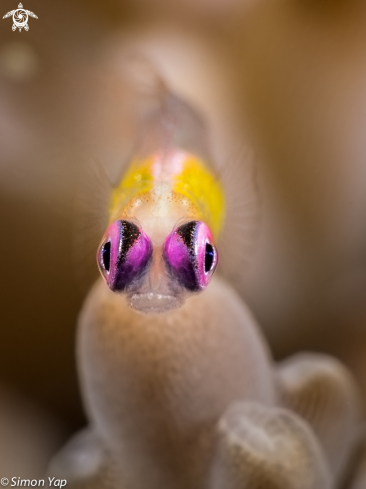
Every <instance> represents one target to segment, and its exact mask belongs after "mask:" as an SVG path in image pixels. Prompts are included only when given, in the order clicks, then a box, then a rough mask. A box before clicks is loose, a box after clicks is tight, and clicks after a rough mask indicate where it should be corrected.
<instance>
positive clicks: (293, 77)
mask: <svg viewBox="0 0 366 489" xmlns="http://www.w3.org/2000/svg"><path fill="white" fill-rule="evenodd" d="M15 8H17V7H16V0H3V1H2V3H1V9H2V10H1V11H2V13H1V16H3V15H5V14H6V12H8V11H10V10H14V9H15ZM24 8H26V9H28V10H31V11H33V12H34V13H35V14H36V15H37V16H38V19H33V18H30V19H29V31H28V32H25V31H24V30H22V32H19V31H18V30H17V31H15V32H13V31H12V29H11V26H12V19H11V17H10V18H7V19H2V20H1V23H0V222H1V240H0V256H1V257H2V258H1V261H0V263H1V265H0V267H1V275H0V297H1V300H0V307H1V319H0V399H1V402H0V440H1V445H0V471H1V474H2V475H7V476H11V475H16V476H23V477H25V476H26V477H28V478H29V477H33V476H34V477H39V476H40V474H41V473H42V471H43V470H44V469H45V466H46V464H47V462H48V460H49V458H50V456H51V455H52V454H53V453H54V452H55V451H56V450H57V449H58V448H59V447H60V445H61V444H62V443H63V442H64V441H65V440H66V439H67V437H68V436H70V434H71V433H73V432H74V431H75V430H77V429H78V428H80V427H82V426H83V425H84V424H85V422H86V421H85V419H84V415H83V410H82V405H81V400H80V394H79V389H78V382H77V376H76V361H75V354H74V345H75V329H76V322H77V316H78V312H79V310H80V307H81V304H82V302H83V299H84V297H85V295H86V293H87V290H88V288H89V287H90V285H91V284H92V282H93V280H94V279H95V277H96V276H97V271H96V265H95V263H94V256H93V253H94V249H93V247H91V250H87V249H86V248H85V251H84V249H83V248H82V249H81V252H80V242H83V240H79V239H78V233H79V231H78V229H79V226H78V224H80V217H78V214H79V208H78V204H77V202H78V201H79V200H80V199H79V197H80V195H83V192H85V188H88V187H87V185H88V183H87V181H86V180H87V173H88V172H87V171H85V168H90V165H89V162H90V161H91V160H93V159H97V160H99V161H102V162H103V164H105V165H106V166H108V164H110V163H111V162H113V161H115V160H116V159H121V160H122V159H123V158H125V157H126V155H127V154H128V150H129V148H130V145H131V144H132V142H133V137H134V134H135V132H134V131H135V129H136V128H135V126H134V123H133V122H132V121H133V117H132V115H131V114H132V111H133V109H132V106H131V104H130V103H129V97H128V96H126V93H125V91H124V89H123V84H120V83H119V73H120V69H121V63H122V61H121V60H122V59H123V54H124V53H125V52H126V50H128V49H130V48H132V49H138V50H141V51H143V52H145V53H146V54H147V55H148V56H149V57H151V59H153V60H154V62H156V64H157V66H158V67H159V69H161V72H162V74H163V76H164V77H165V78H166V80H167V81H168V84H170V86H171V87H172V89H173V91H175V92H177V93H178V94H180V95H182V96H184V97H186V98H187V99H188V100H190V101H191V102H192V104H193V105H194V106H196V107H197V108H198V109H199V110H200V111H202V113H203V115H204V116H205V117H206V119H207V121H208V123H209V128H210V131H211V138H212V144H213V146H214V150H215V154H216V155H217V157H218V158H220V157H221V158H225V157H226V156H225V155H228V154H230V152H231V151H232V152H235V151H236V149H237V148H238V147H239V146H240V145H241V144H242V143H244V142H245V144H246V145H247V146H249V147H250V148H251V149H252V151H253V153H254V155H255V161H256V165H257V170H258V177H259V182H260V189H261V190H260V192H261V199H262V208H261V213H262V218H261V226H260V234H259V238H258V240H257V243H256V249H255V253H253V255H252V256H251V259H250V263H249V266H248V267H247V268H246V269H245V270H243V274H242V277H241V280H240V281H239V282H237V283H236V284H235V285H236V287H237V288H238V290H239V292H240V294H241V295H242V297H243V298H244V300H245V301H246V302H247V303H248V304H249V306H250V307H251V309H252V311H253V313H254V314H255V316H256V318H257V320H258V323H259V324H260V326H261V328H262V329H263V331H264V332H265V334H266V336H267V338H268V341H269V342H270V345H271V348H272V351H273V354H274V356H275V358H276V359H280V358H283V357H285V356H287V355H289V354H291V353H293V352H296V351H299V350H313V351H319V352H328V353H331V354H333V355H336V356H337V357H338V358H340V359H341V360H342V361H344V362H345V363H346V364H347V365H348V366H349V367H350V368H351V369H352V370H353V372H354V374H355V376H356V378H357V379H358V381H359V383H360V385H361V387H362V391H363V394H364V396H366V5H365V2H363V1H362V0H317V1H316V0H174V1H171V0H133V1H132V0H120V1H117V0H105V1H104V2H96V1H93V0H92V1H89V2H87V1H86V0H74V1H73V2H71V1H68V0H65V1H63V2H58V3H57V2H43V1H41V0H26V3H24ZM227 164H230V159H228V163H227ZM88 165H89V166H88ZM94 194H95V191H93V196H92V197H94V196H95V195H94ZM95 197H97V196H95ZM91 200H93V199H91ZM95 202H97V200H95ZM95 205H97V204H95ZM96 225H97V224H96ZM81 227H82V226H81ZM75 236H76V237H75ZM76 242H79V245H75V243H76ZM92 244H93V243H92ZM75 246H79V249H78V250H77V251H76V252H75ZM75 257H76V259H75ZM79 262H80V263H79ZM81 262H82V263H81Z"/></svg>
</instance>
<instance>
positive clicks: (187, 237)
mask: <svg viewBox="0 0 366 489" xmlns="http://www.w3.org/2000/svg"><path fill="white" fill-rule="evenodd" d="M197 224H198V223H197V221H190V222H187V223H186V224H182V226H179V228H178V229H177V231H176V233H177V234H178V236H180V237H181V238H182V241H183V243H184V244H185V245H186V246H187V248H188V250H189V252H190V254H193V253H194V241H195V232H196V228H197Z"/></svg>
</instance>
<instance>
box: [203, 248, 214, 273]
mask: <svg viewBox="0 0 366 489" xmlns="http://www.w3.org/2000/svg"><path fill="white" fill-rule="evenodd" d="M214 258H215V250H214V247H213V246H212V244H210V243H206V249H205V273H209V272H210V271H211V269H212V267H213V264H214Z"/></svg>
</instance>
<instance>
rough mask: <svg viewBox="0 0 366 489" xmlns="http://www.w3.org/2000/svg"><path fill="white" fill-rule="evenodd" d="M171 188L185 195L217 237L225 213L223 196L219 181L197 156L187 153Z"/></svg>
mask: <svg viewBox="0 0 366 489" xmlns="http://www.w3.org/2000/svg"><path fill="white" fill-rule="evenodd" d="M173 190H174V191H175V192H177V193H179V194H181V195H184V196H185V197H187V198H188V199H189V200H190V201H191V202H193V204H194V205H195V207H196V208H197V210H198V213H199V215H200V218H201V219H202V221H205V222H206V224H207V225H208V226H209V227H210V228H211V231H212V232H213V234H214V235H215V236H216V237H217V236H218V234H219V233H220V230H221V228H222V224H223V220H224V215H225V197H224V192H223V189H222V187H221V185H220V183H219V181H218V180H217V179H216V178H215V177H214V175H212V173H211V172H210V170H209V169H208V168H207V167H206V166H205V165H204V163H203V162H202V161H201V160H199V159H198V158H196V157H194V156H192V155H187V158H186V159H185V161H184V163H183V169H182V172H181V173H180V174H179V175H177V176H176V177H175V183H174V185H173Z"/></svg>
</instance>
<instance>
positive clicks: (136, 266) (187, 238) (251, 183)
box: [96, 70, 259, 313]
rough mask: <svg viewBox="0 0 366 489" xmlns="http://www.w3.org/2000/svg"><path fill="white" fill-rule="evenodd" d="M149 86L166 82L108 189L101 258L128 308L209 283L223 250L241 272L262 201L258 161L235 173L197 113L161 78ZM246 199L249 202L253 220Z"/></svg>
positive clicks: (159, 308)
mask: <svg viewBox="0 0 366 489" xmlns="http://www.w3.org/2000/svg"><path fill="white" fill-rule="evenodd" d="M151 71H152V70H151ZM152 76H155V77H156V78H158V75H155V74H154V75H152ZM151 85H153V86H154V87H159V88H158V89H156V92H157V93H156V95H155V96H156V98H157V100H158V103H157V109H156V110H155V111H153V113H151V114H149V116H148V117H147V119H146V120H145V121H144V122H143V124H142V127H141V132H140V135H139V137H138V138H137V141H136V144H135V145H134V148H133V151H132V155H131V156H130V159H129V162H128V164H127V165H126V167H125V168H124V169H123V172H122V174H121V175H120V176H119V178H118V180H117V183H116V184H115V185H114V186H113V187H112V188H111V189H110V192H109V198H108V205H107V207H108V211H107V213H108V225H107V229H106V230H105V232H104V235H103V237H102V239H101V242H100V244H99V246H98V249H97V253H96V256H97V264H98V269H99V271H100V273H101V275H102V277H103V279H104V281H105V284H106V285H107V286H108V287H109V288H110V289H111V290H112V291H113V292H115V293H119V294H123V295H124V296H126V298H127V301H128V304H129V306H130V307H132V308H133V309H135V310H137V311H140V312H142V313H161V312H166V311H169V310H173V309H175V308H178V307H181V306H182V305H183V304H184V302H185V301H186V300H187V299H188V298H189V297H191V296H192V295H194V294H197V293H200V292H202V291H204V290H205V289H206V288H207V287H208V285H209V283H210V281H211V279H212V277H213V275H214V274H215V271H216V269H217V267H218V264H219V261H220V262H221V249H222V250H223V256H224V258H223V270H226V271H227V270H229V274H230V273H232V271H233V269H235V268H236V270H239V271H241V272H242V271H243V266H242V265H243V263H244V260H245V259H246V258H247V250H246V244H245V243H243V240H245V239H246V238H247V237H248V235H250V234H251V230H250V229H249V228H250V226H248V221H249V220H250V218H251V217H253V220H254V221H255V220H256V216H258V214H259V211H258V205H257V204H258V202H259V199H258V195H257V189H256V184H255V177H254V171H253V174H251V171H252V170H253V168H254V167H251V170H250V171H249V172H248V171H247V173H246V170H247V167H246V164H247V162H246V161H245V159H244V163H243V161H240V162H239V164H237V167H241V168H240V171H238V172H236V174H235V172H234V173H233V172H231V173H230V171H228V169H227V168H226V164H228V163H230V164H229V165H228V166H229V168H230V169H231V170H232V166H233V165H232V163H231V162H228V161H227V162H224V163H221V164H219V163H217V161H215V157H214V156H213V152H212V151H211V150H210V145H209V138H208V134H207V132H208V131H207V128H206V125H205V122H204V120H203V119H202V117H201V116H200V114H198V113H197V111H196V110H195V109H194V108H193V107H192V106H191V105H190V104H189V103H187V102H186V101H183V100H182V99H180V98H179V97H178V96H176V95H175V94H173V93H172V92H171V91H170V90H169V89H168V88H167V86H166V84H165V83H164V82H163V81H162V80H161V79H158V81H155V83H151ZM251 163H252V162H251V161H249V165H248V166H250V165H251ZM234 167H235V165H234ZM237 169H238V168H237ZM243 169H244V175H242V177H241V174H243ZM248 189H249V191H248ZM243 199H247V202H246V203H247V204H248V201H249V200H250V201H251V204H252V206H251V207H249V219H248V213H246V206H245V205H243ZM238 206H241V208H242V210H243V212H242V215H241V216H240V215H238V214H239V213H238V212H237V207H238ZM229 216H230V217H229ZM245 230H246V231H245ZM225 242H227V243H231V246H230V245H229V246H225ZM235 243H236V244H235ZM227 255H230V260H229V261H230V262H231V263H232V264H233V265H231V268H230V266H227V262H228V260H227ZM230 270H231V272H230Z"/></svg>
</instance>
